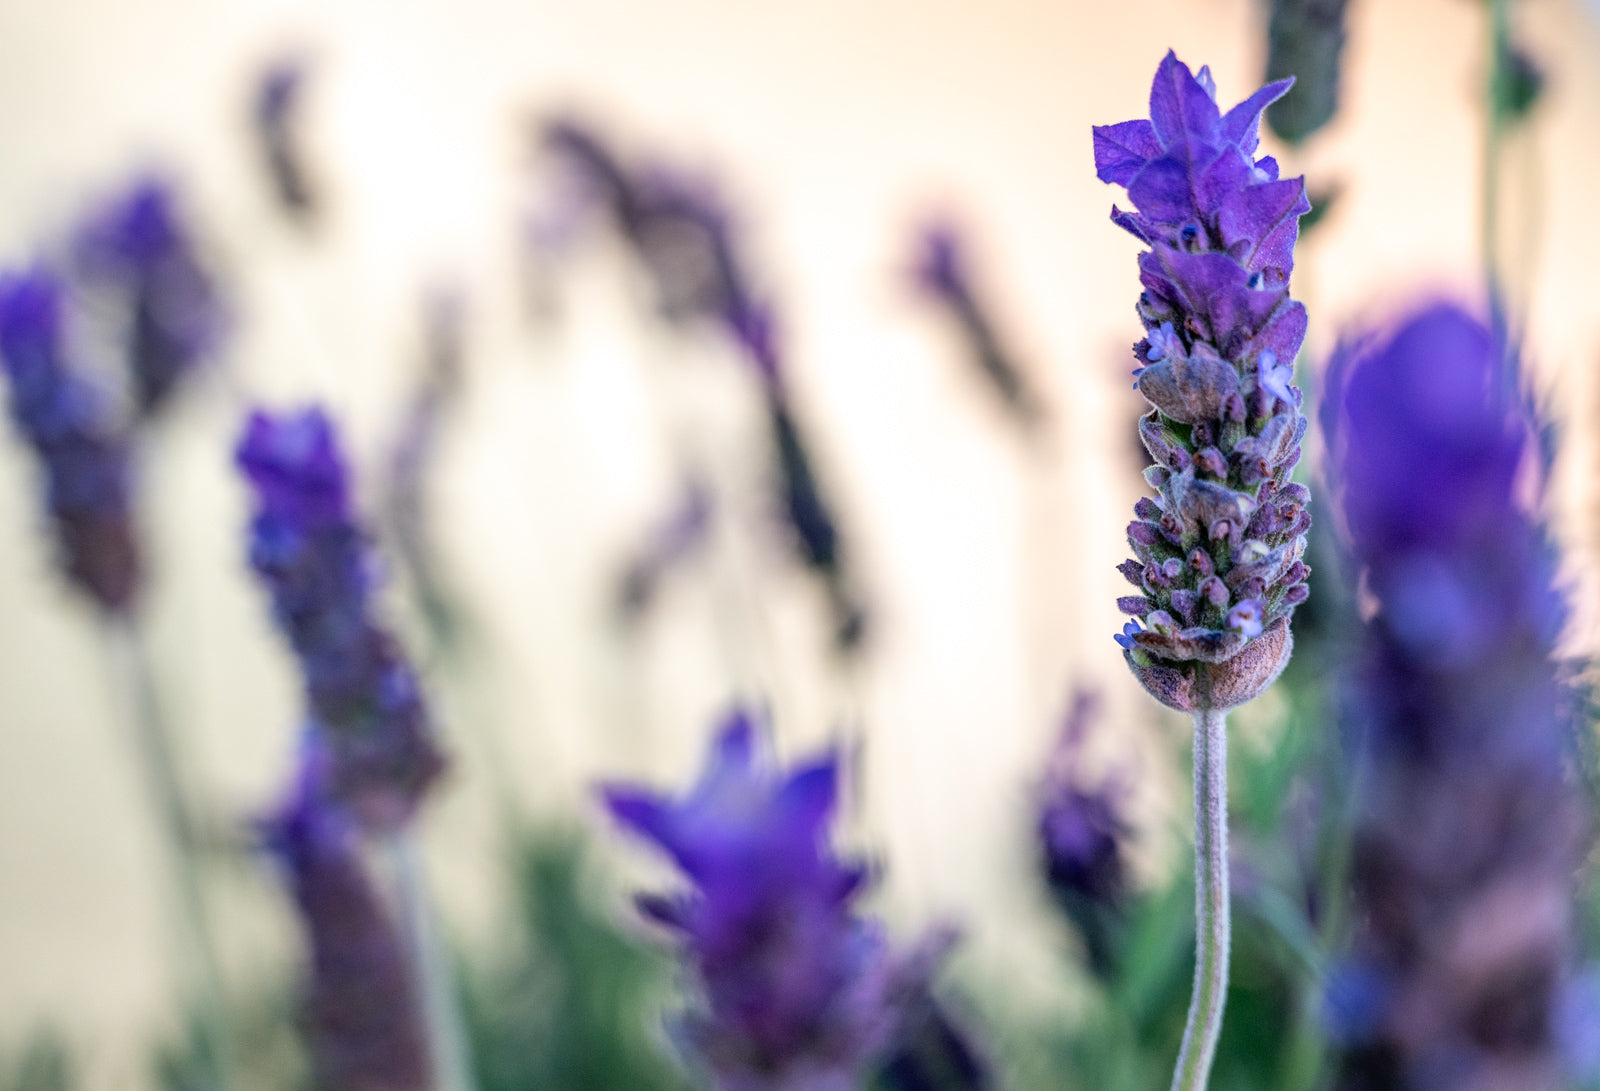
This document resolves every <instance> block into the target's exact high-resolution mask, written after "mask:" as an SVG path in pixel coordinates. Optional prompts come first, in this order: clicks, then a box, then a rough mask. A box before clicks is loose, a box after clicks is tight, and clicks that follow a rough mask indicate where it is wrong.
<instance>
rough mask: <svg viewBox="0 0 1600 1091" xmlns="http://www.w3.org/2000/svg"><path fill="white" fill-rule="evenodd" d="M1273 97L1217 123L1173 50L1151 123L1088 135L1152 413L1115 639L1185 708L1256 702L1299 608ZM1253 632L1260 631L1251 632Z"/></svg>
mask: <svg viewBox="0 0 1600 1091" xmlns="http://www.w3.org/2000/svg"><path fill="white" fill-rule="evenodd" d="M1288 86H1289V85H1288V82H1287V81H1284V82H1281V83H1275V84H1271V85H1269V86H1267V87H1264V88H1262V89H1261V90H1260V91H1257V92H1256V93H1255V94H1254V95H1252V96H1250V98H1248V99H1246V100H1245V101H1244V102H1242V103H1240V104H1239V105H1238V106H1235V107H1234V108H1233V109H1232V110H1229V111H1228V112H1227V113H1226V114H1223V113H1221V112H1220V111H1219V110H1218V108H1217V104H1216V102H1215V101H1214V98H1213V94H1214V87H1213V85H1212V83H1211V78H1210V74H1209V73H1208V72H1207V71H1206V70H1205V69H1201V71H1200V76H1199V77H1195V76H1193V75H1191V74H1190V72H1189V69H1188V68H1187V67H1185V66H1184V65H1183V64H1182V62H1180V61H1179V60H1178V59H1177V58H1176V57H1175V56H1173V55H1172V54H1171V53H1168V54H1167V56H1166V59H1165V60H1163V61H1162V62H1161V67H1160V70H1159V71H1158V72H1157V74H1156V80H1155V86H1154V87H1153V88H1152V90H1151V93H1150V110H1151V120H1150V121H1143V120H1141V121H1127V122H1123V123H1122V124H1120V125H1109V126H1103V127H1096V129H1095V130H1094V153H1095V167H1096V170H1097V171H1098V173H1099V176H1100V179H1101V180H1102V181H1105V182H1113V183H1116V184H1118V185H1123V186H1126V187H1127V189H1128V195H1129V197H1130V198H1131V199H1132V200H1133V202H1134V205H1135V206H1136V208H1137V209H1138V211H1136V212H1125V211H1122V210H1121V209H1117V208H1113V209H1112V213H1111V218H1112V220H1113V221H1114V222H1115V223H1117V224H1118V225H1119V226H1121V227H1123V228H1124V229H1126V230H1127V231H1129V232H1131V233H1132V234H1133V235H1134V236H1135V237H1136V238H1138V239H1139V240H1140V241H1141V242H1144V243H1145V244H1146V245H1147V246H1148V247H1149V249H1148V250H1146V251H1145V252H1144V253H1142V254H1140V255H1139V271H1140V279H1141V281H1142V282H1143V284H1144V286H1145V291H1144V293H1143V294H1142V295H1141V296H1140V297H1139V306H1138V311H1139V317H1140V320H1141V321H1142V322H1143V323H1144V326H1145V329H1146V331H1147V336H1146V337H1145V338H1144V339H1143V340H1141V341H1140V342H1139V343H1138V344H1137V345H1135V346H1134V355H1135V356H1136V357H1137V358H1138V360H1139V363H1140V364H1141V367H1140V368H1139V370H1138V371H1137V372H1136V373H1135V374H1136V375H1137V377H1138V382H1137V386H1138V388H1139V392H1140V393H1141V394H1143V395H1144V397H1145V399H1146V400H1147V401H1148V402H1149V403H1150V405H1151V409H1150V412H1148V413H1147V414H1145V416H1144V418H1143V419H1142V420H1141V421H1140V422H1139V429H1140V434H1141V436H1142V438H1143V439H1144V441H1145V446H1146V447H1147V448H1148V449H1149V451H1150V455H1151V457H1152V458H1153V459H1154V461H1155V465H1154V466H1152V467H1151V468H1150V469H1149V470H1147V471H1146V478H1147V479H1148V480H1149V481H1150V482H1151V484H1152V485H1153V486H1154V487H1155V488H1156V490H1157V496H1156V498H1154V499H1147V500H1142V501H1140V503H1139V505H1138V507H1137V509H1136V514H1137V515H1138V519H1137V520H1136V521H1135V522H1134V523H1133V524H1132V525H1131V526H1130V527H1129V531H1128V539H1129V543H1130V544H1131V545H1132V546H1133V551H1134V554H1135V556H1136V558H1137V560H1135V561H1130V562H1129V563H1128V564H1126V565H1124V566H1123V572H1124V574H1125V575H1126V576H1127V577H1128V579H1129V581H1130V582H1132V583H1133V584H1134V585H1135V586H1136V587H1137V588H1138V592H1139V593H1138V594H1136V595H1132V596H1129V597H1127V598H1124V599H1122V600H1120V603H1119V605H1122V606H1123V608H1124V610H1125V611H1126V612H1128V613H1130V614H1133V615H1135V616H1137V617H1139V618H1141V619H1142V620H1143V622H1144V627H1143V628H1140V629H1138V630H1136V631H1135V632H1133V633H1131V634H1129V635H1126V636H1124V637H1119V638H1118V642H1119V643H1121V644H1122V645H1123V647H1124V649H1125V651H1126V658H1127V660H1128V664H1129V666H1131V667H1132V668H1133V671H1134V673H1135V674H1136V675H1138V677H1139V680H1140V681H1141V682H1142V683H1143V684H1144V686H1145V688H1146V689H1148V690H1149V691H1150V692H1151V693H1152V694H1153V695H1154V696H1156V697H1157V699H1159V700H1161V701H1162V702H1163V703H1165V704H1168V705H1171V706H1172V707H1174V708H1177V709H1180V710H1183V711H1195V710H1197V709H1202V708H1213V709H1225V708H1230V707H1232V706H1234V705H1238V704H1242V703H1244V702H1245V701H1248V700H1249V699H1250V698H1252V697H1254V696H1255V695H1256V694H1257V693H1259V692H1260V691H1261V690H1262V689H1264V688H1266V686H1267V684H1268V683H1269V682H1271V680H1272V679H1273V678H1274V677H1275V676H1276V674H1277V672H1278V671H1279V670H1280V669H1281V667H1282V665H1283V664H1284V663H1285V662H1286V661H1287V660H1288V656H1289V650H1290V639H1289V628H1288V620H1289V616H1290V615H1291V614H1292V613H1293V611H1294V607H1295V606H1296V605H1297V604H1298V603H1300V602H1302V601H1303V600H1304V598H1305V593H1306V592H1305V587H1304V586H1303V585H1304V583H1305V579H1306V576H1307V575H1308V569H1307V568H1306V566H1305V564H1304V563H1302V561H1301V556H1302V554H1303V553H1304V551H1305V532H1306V530H1307V529H1308V528H1309V527H1310V524H1311V518H1310V515H1309V513H1308V512H1307V511H1306V502H1307V500H1308V496H1307V493H1306V491H1305V489H1304V488H1303V487H1302V486H1300V485H1295V484H1291V483H1290V482H1289V474H1290V471H1291V470H1293V468H1294V466H1295V464H1296V463H1297V462H1298V461H1299V458H1300V441H1301V438H1302V437H1303V436H1304V434H1305V430H1306V420H1305V417H1304V416H1302V415H1301V413H1300V403H1301V396H1300V393H1299V391H1298V389H1297V388H1295V387H1294V386H1293V385H1292V384H1291V379H1292V371H1293V368H1292V365H1293V362H1294V358H1295V355H1296V353H1297V352H1298V351H1299V349H1300V342H1301V339H1302V338H1303V337H1304V335H1305V328H1306V315H1305V308H1304V307H1302V306H1301V305H1300V304H1299V303H1297V302H1295V301H1294V300H1292V299H1290V298H1289V274H1290V271H1291V270H1292V268H1293V266H1294V242H1295V238H1296V234H1297V220H1298V219H1299V216H1300V215H1301V214H1302V213H1304V212H1306V211H1308V210H1309V208H1310V205H1309V203H1308V202H1307V201H1306V196H1305V183H1304V180H1303V179H1300V178H1294V179H1284V180H1280V179H1279V178H1278V166H1277V164H1276V163H1275V162H1274V161H1273V160H1272V159H1271V157H1263V158H1261V159H1254V158H1252V156H1253V155H1254V153H1255V150H1256V141H1257V133H1258V131H1259V128H1260V121H1261V111H1262V109H1263V108H1264V107H1265V106H1266V105H1267V104H1268V103H1269V102H1272V101H1273V100H1274V99H1276V98H1277V97H1278V96H1280V95H1282V94H1283V93H1284V92H1285V91H1286V90H1287V89H1288ZM1258 624H1259V626H1260V628H1259V630H1257V625H1258Z"/></svg>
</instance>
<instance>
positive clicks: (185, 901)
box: [104, 617, 231, 1091]
mask: <svg viewBox="0 0 1600 1091" xmlns="http://www.w3.org/2000/svg"><path fill="white" fill-rule="evenodd" d="M104 631H105V634H106V645H107V651H108V657H109V659H110V662H111V667H112V670H113V672H114V675H115V677H116V680H117V684H118V685H119V686H120V687H121V689H122V693H123V700H122V701H121V702H119V703H120V704H122V706H123V707H124V708H127V709H129V710H130V712H129V715H130V716H131V717H132V718H133V721H134V722H133V729H134V730H133V735H134V742H135V745H136V746H137V747H138V750H139V763H140V765H141V766H142V770H143V775H144V779H145V782H146V784H147V785H148V789H149V792H150V795H151V797H152V801H153V802H154V804H155V806H156V809H157V811H158V820H159V821H160V823H161V825H162V827H163V833H164V834H165V836H166V839H167V844H168V849H169V851H170V853H171V856H172V878H173V885H174V886H175V887H176V891H175V893H176V896H177V902H178V910H179V913H180V914H181V917H180V924H179V928H180V933H179V940H180V947H181V948H182V951H183V954H184V956H185V957H186V960H187V961H188V963H189V965H188V967H187V971H186V972H187V974H188V976H189V978H190V981H189V982H188V984H189V986H190V987H191V988H192V989H193V990H194V991H193V994H192V996H191V997H190V1000H191V1002H192V1003H193V1005H194V1009H195V1010H196V1011H197V1012H198V1014H199V1028H198V1029H199V1032H200V1035H201V1046H202V1049H203V1050H204V1054H205V1058H204V1061H205V1065H206V1067H207V1068H208V1069H209V1070H210V1075H211V1077H212V1080H213V1081H214V1083H213V1086H215V1087H216V1088H217V1089H218V1091H228V1088H229V1087H230V1086H231V1080H230V1079H229V1072H230V1068H231V1065H230V1060H229V1058H230V1054H231V1050H230V1048H229V1043H228V1033H227V1014H226V1013H227V1009H226V1007H225V1001H226V994H225V993H224V990H223V987H222V973H221V970H220V968H219V963H218V959H217V954H216V947H215V944H214V943H213V942H212V936H211V926H210V922H209V919H208V917H207V914H206V908H205V896H204V893H203V891H202V889H201V881H200V868H199V861H198V859H197V855H198V850H199V837H198V835H197V824H196V822H195V817H194V813H193V811H192V810H191V809H190V806H189V801H188V797H187V794H186V793H185V791H184V787H183V783H182V779H181V778H180V777H179V775H178V766H177V760H176V757H175V752H174V748H173V744H172V736H171V733H170V732H169V731H168V729H167V722H166V718H165V716H163V714H162V711H161V705H160V703H159V701H158V700H157V699H156V690H155V683H154V678H153V677H152V674H151V670H150V659H149V655H148V653H147V650H146V648H145V646H144V641H143V639H142V638H141V636H140V633H139V630H138V626H137V623H136V622H135V621H133V620H132V619H131V618H127V617H109V618H108V620H107V622H106V625H105V629H104Z"/></svg>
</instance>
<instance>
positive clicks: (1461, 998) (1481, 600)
mask: <svg viewBox="0 0 1600 1091" xmlns="http://www.w3.org/2000/svg"><path fill="white" fill-rule="evenodd" d="M1334 374H1336V375H1338V376H1339V377H1340V378H1339V381H1338V382H1337V383H1335V384H1331V385H1330V390H1329V399H1330V401H1331V402H1332V403H1333V405H1334V407H1335V410H1336V411H1337V413H1338V414H1339V417H1340V421H1339V427H1338V429H1337V430H1336V432H1335V433H1334V434H1335V435H1337V437H1338V441H1337V443H1336V444H1335V445H1334V446H1333V449H1332V451H1331V454H1332V456H1333V462H1334V468H1335V471H1336V475H1335V476H1336V479H1337V480H1338V481H1340V482H1341V484H1342V496H1341V500H1342V506H1343V510H1344V516H1345V523H1346V526H1347V527H1348V530H1349V545H1350V550H1351V554H1352V558H1353V560H1354V561H1355V563H1357V564H1358V565H1359V566H1360V567H1361V568H1362V569H1363V570H1364V574H1363V583H1364V586H1365V587H1366V588H1367V589H1368V590H1369V591H1370V592H1371V595H1372V597H1373V599H1374V600H1375V603H1376V612H1375V613H1374V614H1373V615H1372V616H1371V617H1370V618H1369V620H1368V621H1367V622H1366V623H1365V625H1363V627H1362V630H1361V634H1360V645H1359V654H1358V657H1357V661H1356V663H1355V666H1354V668H1353V670H1352V672H1351V675H1350V678H1349V679H1348V687H1347V694H1346V708H1345V717H1344V720H1345V726H1346V729H1347V730H1348V731H1349V732H1351V733H1352V734H1353V735H1354V736H1356V738H1357V740H1358V742H1357V743H1356V744H1355V745H1352V747H1351V750H1352V752H1360V753H1364V754H1366V755H1367V756H1368V767H1367V768H1366V769H1365V770H1363V774H1362V778H1361V783H1362V784H1363V785H1364V791H1363V794H1362V796H1361V798H1360V800H1359V810H1358V812H1357V818H1356V824H1355V833H1354V839H1353V855H1352V869H1353V870H1352V878H1353V898H1354V905H1353V910H1354V912H1353V917H1352V919H1354V920H1356V921H1357V922H1359V923H1358V925H1357V928H1356V930H1355V936H1354V940H1353V951H1352V953H1351V961H1352V963H1353V964H1355V965H1359V966H1360V967H1362V972H1363V974H1365V975H1366V977H1367V978H1368V979H1369V980H1370V982H1371V983H1372V984H1371V987H1370V988H1369V989H1368V990H1367V991H1368V992H1369V993H1371V994H1372V995H1373V996H1376V997H1381V998H1382V1004H1381V1006H1379V1007H1373V1008H1371V1009H1370V1010H1361V1011H1355V1012H1353V1013H1352V1012H1349V1011H1347V1012H1346V1013H1345V1017H1344V1023H1345V1025H1347V1026H1354V1027H1357V1028H1359V1031H1360V1032H1359V1033H1358V1034H1357V1033H1352V1034H1350V1035H1348V1037H1349V1041H1348V1042H1346V1043H1345V1049H1344V1054H1343V1058H1342V1061H1341V1083H1340V1086H1345V1087H1352V1088H1354V1087H1367V1086H1378V1085H1382V1086H1451V1087H1490V1086H1497V1087H1499V1086H1503V1087H1549V1086H1557V1085H1558V1083H1559V1078H1558V1075H1557V1072H1558V1068H1559V1064H1560V1058H1559V1051H1558V1048H1557V1046H1558V1041H1559V1037H1560V1026H1559V1013H1560V1007H1561V999H1562V995H1563V994H1562V987H1563V984H1564V982H1565V980H1566V979H1567V977H1568V975H1569V972H1570V969H1571V965H1572V954H1573V933H1574V915H1573V898H1574V894H1575V891H1574V888H1573V877H1574V876H1575V875H1576V874H1577V872H1578V868H1579V863H1580V860H1581V858H1582V855H1583V838H1582V831H1583V825H1584V818H1583V807H1582V804H1581V796H1580V794H1579V790H1578V788H1577V786H1576V785H1574V784H1573V783H1572V782H1571V780H1570V778H1569V776H1568V774H1567V771H1566V768H1565V764H1566V762H1565V754H1564V749H1565V739H1566V737H1567V733H1568V731H1569V730H1570V727H1569V725H1568V723H1567V722H1566V719H1567V716H1568V715H1569V713H1566V712H1564V711H1563V703H1564V697H1565V694H1564V690H1563V687H1562V685H1561V683H1560V682H1559V680H1558V676H1557V668H1556V665H1555V663H1554V659H1553V656H1554V652H1555V641H1556V638H1557V635H1558V633H1559V631H1560V629H1561V626H1562V623H1563V620H1564V616H1565V615H1564V610H1563V607H1562V603H1561V600H1560V597H1559V595H1558V594H1557V591H1556V589H1555V559H1554V557H1553V555H1552V551H1551V549H1550V548H1549V545H1548V543H1547V542H1546V539H1545V537H1544V534H1543V531H1542V529H1541V528H1540V526H1539V525H1538V523H1537V521H1536V519H1535V517H1534V515H1533V513H1532V512H1530V510H1529V508H1528V505H1527V503H1526V502H1525V501H1524V500H1523V499H1522V498H1521V497H1522V492H1523V490H1522V489H1520V488H1519V479H1520V474H1521V471H1522V469H1524V468H1528V467H1531V466H1534V465H1536V463H1537V460H1536V458H1535V457H1533V455H1532V447H1533V444H1534V442H1535V436H1536V432H1537V429H1536V428H1535V426H1534V423H1535V422H1534V421H1533V420H1532V419H1531V418H1530V416H1529V413H1528V411H1527V409H1526V403H1525V402H1524V400H1523V399H1522V397H1521V396H1520V395H1519V392H1518V389H1517V368H1516V364H1515V361H1514V360H1513V358H1512V354H1511V353H1510V352H1509V351H1508V350H1507V347H1506V346H1505V345H1503V344H1501V343H1499V341H1498V340H1497V338H1496V337H1495V336H1494V335H1493V334H1492V333H1491V332H1490V331H1489V330H1488V329H1487V328H1486V327H1485V326H1484V325H1483V323H1481V322H1479V321H1478V320H1477V319H1475V318H1473V317H1471V316H1470V315H1468V314H1466V313H1465V312H1463V311H1461V310H1460V309H1458V308H1456V307H1454V306H1451V305H1448V304H1437V305H1433V306H1430V307H1427V308H1424V309H1422V310H1420V311H1418V312H1415V313H1413V314H1411V315H1410V316H1408V317H1407V318H1406V320H1405V321H1404V322H1403V323H1401V324H1400V325H1399V327H1398V328H1397V329H1395V330H1393V331H1391V332H1387V333H1384V334H1382V335H1379V336H1369V337H1366V338H1363V339H1360V340H1358V341H1352V342H1350V343H1349V344H1348V345H1347V347H1346V349H1345V350H1344V351H1343V354H1342V359H1341V361H1340V365H1339V367H1338V368H1336V369H1335V371H1334ZM1346 1006H1347V1007H1349V1005H1346Z"/></svg>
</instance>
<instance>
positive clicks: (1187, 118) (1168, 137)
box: [1150, 49, 1221, 152]
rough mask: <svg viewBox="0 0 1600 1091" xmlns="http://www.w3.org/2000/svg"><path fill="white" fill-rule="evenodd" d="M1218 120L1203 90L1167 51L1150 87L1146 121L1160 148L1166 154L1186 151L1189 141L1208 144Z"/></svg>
mask: <svg viewBox="0 0 1600 1091" xmlns="http://www.w3.org/2000/svg"><path fill="white" fill-rule="evenodd" d="M1219 120H1221V119H1220V117H1219V115H1218V113H1217V104H1216V102H1215V101H1213V100H1212V98H1211V96H1210V95H1208V94H1206V89H1205V87H1204V86H1203V85H1202V84H1201V83H1200V81H1199V80H1197V79H1195V78H1194V76H1193V75H1192V74H1191V73H1190V71H1189V66H1188V65H1186V64H1184V63H1183V62H1182V61H1180V60H1178V56H1177V54H1176V53H1174V52H1172V50H1170V49H1169V50H1167V55H1166V56H1165V57H1163V58H1162V60H1161V66H1160V67H1159V68H1157V69H1156V78H1155V82H1154V83H1153V84H1151V86H1150V121H1151V124H1152V125H1153V126H1154V127H1155V134H1156V137H1157V138H1158V139H1159V140H1160V141H1161V146H1162V147H1163V148H1164V149H1166V150H1167V151H1169V152H1170V151H1173V150H1174V149H1176V148H1179V147H1183V148H1185V149H1187V147H1188V145H1189V143H1190V141H1191V140H1192V141H1194V142H1197V143H1202V144H1206V143H1210V142H1211V141H1213V140H1214V139H1215V137H1216V131H1217V123H1218V121H1219Z"/></svg>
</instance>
